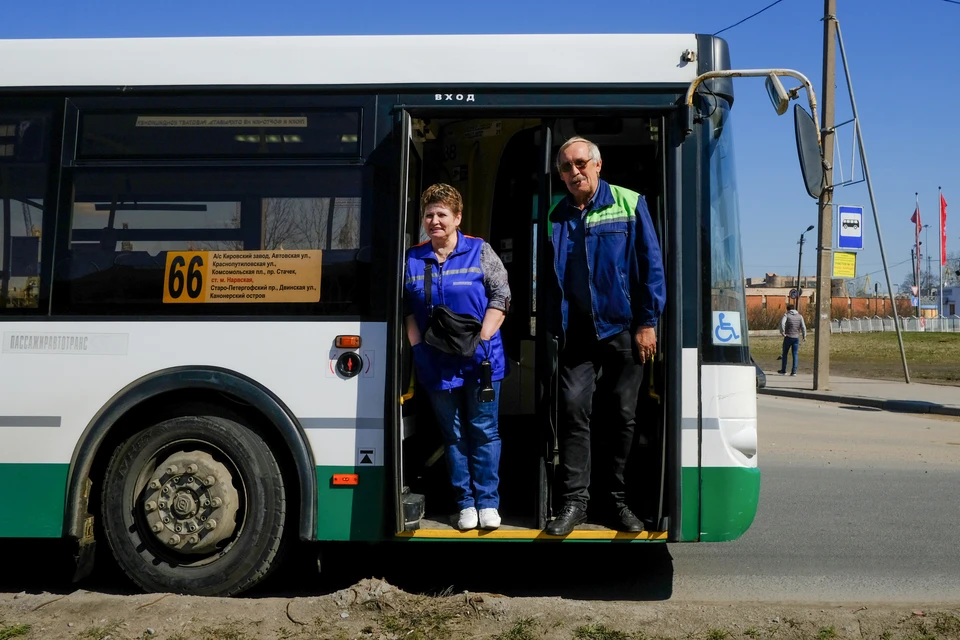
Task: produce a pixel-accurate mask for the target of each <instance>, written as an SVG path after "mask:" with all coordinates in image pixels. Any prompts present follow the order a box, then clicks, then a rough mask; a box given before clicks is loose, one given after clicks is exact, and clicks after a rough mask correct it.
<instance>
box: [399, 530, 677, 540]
mask: <svg viewBox="0 0 960 640" xmlns="http://www.w3.org/2000/svg"><path fill="white" fill-rule="evenodd" d="M396 537H398V538H423V539H446V540H469V539H486V538H489V539H491V540H666V539H667V532H666V531H641V532H640V533H626V532H623V531H613V530H609V529H608V530H583V531H573V532H571V533H570V534H569V535H566V536H551V535H548V534H546V533H544V531H543V530H542V529H495V530H493V531H483V530H480V529H471V530H470V531H456V530H453V529H417V530H416V531H403V532H401V533H398V534H396Z"/></svg>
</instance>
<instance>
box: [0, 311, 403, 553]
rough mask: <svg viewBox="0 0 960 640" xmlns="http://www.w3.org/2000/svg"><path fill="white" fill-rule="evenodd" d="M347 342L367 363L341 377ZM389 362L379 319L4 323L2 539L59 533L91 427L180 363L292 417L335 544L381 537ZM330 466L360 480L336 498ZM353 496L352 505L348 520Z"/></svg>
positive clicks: (0, 353) (0, 352)
mask: <svg viewBox="0 0 960 640" xmlns="http://www.w3.org/2000/svg"><path fill="white" fill-rule="evenodd" d="M341 334H346V335H359V336H361V340H362V345H361V347H360V349H359V350H358V352H359V353H360V355H361V357H362V358H363V367H362V370H361V373H360V374H358V375H356V376H354V377H352V378H345V377H343V376H341V375H340V374H338V373H337V372H336V369H335V364H336V360H337V358H338V357H339V356H340V354H341V353H343V352H344V351H346V350H345V349H336V348H335V347H334V341H335V338H336V336H337V335H341ZM387 359H388V357H387V353H386V324H385V323H382V322H358V321H349V322H347V321H319V322H309V321H303V320H298V321H294V322H287V321H272V320H264V321H260V322H244V321H234V322H209V321H207V322H188V321H182V322H164V321H155V322H124V321H115V322H99V321H89V322H77V321H73V322H7V323H5V324H4V326H3V342H2V349H0V481H5V482H3V483H2V484H0V486H2V487H3V489H2V490H0V536H4V537H10V536H20V537H40V536H47V537H56V536H59V535H62V527H63V519H64V503H65V499H66V498H65V496H66V478H67V474H68V469H69V465H70V461H71V459H72V457H73V454H74V451H75V450H76V448H77V446H78V442H79V440H80V438H81V436H82V434H83V432H84V430H85V429H86V428H87V425H88V424H89V423H90V421H91V420H92V419H93V417H94V416H95V415H96V414H97V413H98V412H99V411H100V410H101V408H103V407H104V405H106V404H107V403H108V402H109V401H110V400H111V398H112V397H113V396H114V395H115V394H116V393H117V392H118V391H120V390H121V389H123V388H125V387H126V386H127V385H129V384H130V383H132V382H134V381H136V380H138V379H140V378H142V377H143V376H146V375H148V374H151V373H154V372H156V371H161V370H164V369H168V368H171V367H181V366H215V367H222V368H225V369H229V370H231V371H236V372H237V373H240V374H242V375H245V376H247V377H249V378H251V379H252V380H254V381H256V382H258V383H259V384H261V385H262V386H263V387H264V388H266V389H268V390H269V391H270V392H271V393H273V394H274V395H276V396H277V398H279V399H280V401H281V402H283V403H284V404H285V405H286V406H287V407H288V408H289V409H290V411H291V413H292V414H293V415H294V416H295V417H296V419H297V420H298V421H299V423H300V425H301V426H302V427H303V429H304V431H305V432H306V435H307V438H308V441H309V446H310V449H311V451H312V453H313V457H314V464H315V466H316V467H317V468H318V471H317V475H318V477H321V478H322V479H323V482H322V484H321V485H320V487H319V489H320V491H319V498H318V500H319V504H318V507H319V510H318V514H319V515H318V517H319V520H320V521H321V522H323V523H324V525H323V527H319V526H318V524H317V523H310V526H311V528H312V529H315V530H320V531H323V532H324V533H325V537H329V538H330V539H345V538H343V536H344V535H347V534H344V533H343V532H344V531H346V532H348V534H349V535H350V536H354V535H358V536H360V537H361V538H362V539H369V538H370V537H372V536H374V534H373V533H372V532H373V531H375V530H376V531H377V532H378V533H379V535H380V536H382V532H380V528H379V527H375V525H376V521H377V519H379V518H382V517H383V510H384V507H383V505H382V493H383V488H384V484H383V483H384V473H383V461H384V459H385V455H384V442H385V439H384V414H383V408H384V384H385V383H384V380H385V371H386V364H387ZM364 452H366V453H364ZM331 469H338V470H339V469H345V470H349V471H352V470H354V469H358V470H359V472H360V483H359V484H358V485H357V487H354V488H345V487H337V491H333V490H332V484H331V471H330V470H331ZM94 481H95V483H98V481H99V479H94ZM342 489H346V491H343V490H342ZM93 490H94V491H97V490H99V489H98V486H97V484H95V486H94V488H93ZM346 495H350V496H353V497H351V499H350V500H349V501H348V502H349V504H350V509H349V510H347V511H346V512H345V513H346V514H347V515H348V516H349V517H348V518H347V519H346V520H341V518H342V517H343V514H344V510H343V508H342V506H343V504H344V496H346ZM361 507H362V508H361ZM290 526H292V527H294V529H296V526H295V523H291V524H290ZM330 527H334V528H333V529H331V528H330ZM331 531H333V532H334V533H333V534H331V533H330V532H331ZM338 532H339V533H338ZM354 532H356V534H354Z"/></svg>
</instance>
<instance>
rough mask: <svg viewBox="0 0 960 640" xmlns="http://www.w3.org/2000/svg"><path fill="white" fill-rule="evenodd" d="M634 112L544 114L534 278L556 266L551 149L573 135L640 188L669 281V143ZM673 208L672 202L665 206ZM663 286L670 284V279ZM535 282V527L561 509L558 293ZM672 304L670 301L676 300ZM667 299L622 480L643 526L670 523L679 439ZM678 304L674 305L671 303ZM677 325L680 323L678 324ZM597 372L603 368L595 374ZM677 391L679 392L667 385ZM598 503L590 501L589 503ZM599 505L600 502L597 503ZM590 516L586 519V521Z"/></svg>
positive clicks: (606, 175)
mask: <svg viewBox="0 0 960 640" xmlns="http://www.w3.org/2000/svg"><path fill="white" fill-rule="evenodd" d="M637 116H638V114H636V113H632V114H629V115H628V114H627V113H624V114H623V117H618V116H617V115H614V114H611V115H605V116H601V117H597V116H594V115H592V114H591V115H586V114H584V115H582V116H576V115H573V116H570V117H558V118H553V119H545V120H544V121H543V125H542V127H541V130H540V132H539V138H540V149H539V152H540V162H539V165H538V167H537V176H538V187H539V188H538V194H537V199H536V205H535V214H534V220H533V234H534V239H535V246H536V247H537V251H536V253H535V256H536V261H535V262H534V265H535V273H534V283H536V282H537V281H538V280H540V281H541V282H542V281H543V280H542V279H538V278H537V277H536V274H539V273H549V271H550V270H552V269H554V265H553V260H554V256H553V252H552V249H551V244H550V235H551V228H550V227H551V224H550V222H549V219H548V215H549V211H550V209H551V207H552V206H553V205H554V203H556V202H558V201H559V200H561V199H562V198H564V197H565V196H566V194H567V189H566V186H565V185H564V184H563V182H562V181H561V180H560V178H559V175H558V174H557V169H556V154H557V152H558V151H559V148H560V146H561V145H562V144H563V142H564V141H566V140H568V139H569V138H571V137H573V136H582V137H585V138H587V139H589V140H591V141H593V142H595V143H596V144H597V145H598V147H599V148H600V152H601V157H602V158H603V170H602V174H601V177H602V178H603V179H604V180H606V181H607V182H609V183H611V184H615V185H619V186H621V187H625V188H628V189H631V190H634V191H637V192H639V193H640V194H641V195H642V196H643V197H644V199H645V201H646V203H647V206H648V209H649V211H650V216H651V219H652V221H653V224H654V227H655V230H656V233H657V236H658V238H659V239H660V248H661V252H662V254H663V257H664V267H665V270H666V274H667V277H668V279H669V278H671V277H674V276H675V275H676V271H674V270H672V269H671V268H670V265H669V264H668V262H669V260H670V259H673V257H674V251H673V250H672V248H671V246H670V242H669V233H670V231H671V230H672V227H673V224H672V223H671V222H670V220H669V216H668V215H667V210H668V200H667V189H668V185H669V184H670V183H671V182H672V180H668V179H667V172H668V163H667V161H666V156H667V155H668V146H667V145H666V144H665V140H664V138H663V135H662V133H663V132H664V130H665V122H666V121H665V118H663V117H662V116H660V115H647V116H644V117H637ZM671 206H672V203H671ZM668 285H669V282H668ZM534 286H535V294H534V299H535V300H536V303H535V310H536V311H535V317H536V325H535V326H536V362H537V385H536V388H537V422H538V425H539V428H540V429H541V431H542V433H543V449H542V452H541V456H542V457H541V470H540V472H541V481H540V484H541V490H540V508H539V513H538V526H541V527H542V526H545V525H546V523H547V522H548V521H549V519H550V518H552V517H553V515H555V512H556V510H558V509H559V508H561V507H562V506H563V505H562V502H563V501H562V497H561V496H558V495H555V494H556V491H557V490H558V480H559V477H558V475H557V471H558V467H559V464H560V460H559V450H558V427H559V424H558V396H559V376H558V361H559V353H558V347H559V345H558V343H557V340H556V339H555V338H554V337H553V336H551V335H549V333H548V331H547V327H548V326H549V323H548V315H547V314H548V313H550V310H551V309H556V308H557V301H556V300H555V298H556V296H558V295H560V292H559V291H551V290H549V288H548V287H539V288H536V284H535V285H534ZM674 302H675V301H674ZM671 306H672V304H668V309H667V312H665V313H664V315H663V316H662V318H661V322H660V324H659V326H658V328H657V343H658V352H657V356H656V360H655V362H652V363H651V362H648V363H647V364H646V365H645V366H644V376H643V381H642V383H641V387H640V389H639V390H638V395H637V427H636V437H635V442H634V446H633V450H632V453H631V459H630V461H629V462H628V468H627V475H628V478H627V482H628V498H631V499H630V500H629V501H630V503H631V507H632V508H633V509H634V510H635V512H636V513H637V515H638V516H639V517H641V519H643V520H644V521H645V526H646V528H647V529H648V530H655V531H665V530H666V528H667V526H668V523H669V522H670V518H669V515H670V512H671V511H674V509H673V508H671V507H672V506H673V505H671V504H670V501H669V500H668V496H669V493H670V492H671V491H674V490H675V489H674V488H673V487H672V486H671V484H672V483H670V482H669V480H668V477H669V475H670V474H669V473H668V466H670V465H669V460H668V457H667V454H668V450H670V449H672V448H676V447H679V445H680V443H679V441H678V438H676V437H673V436H670V435H669V433H670V430H669V429H668V420H667V393H666V385H665V384H664V383H665V379H666V372H667V369H668V368H671V367H672V368H675V369H676V370H679V367H680V353H679V352H678V351H677V352H674V350H672V349H670V348H668V338H671V337H672V336H670V335H669V334H670V331H671V330H672V328H673V326H674V324H675V319H672V318H671V314H670V313H669V310H670V309H671ZM676 308H679V305H677V307H676ZM676 326H679V323H678V322H677V323H676ZM601 375H602V373H601ZM672 393H676V394H679V393H680V390H679V389H675V390H672ZM603 410H604V407H603V406H602V405H601V406H598V405H597V404H596V403H595V405H594V411H593V420H594V422H595V423H597V424H602V423H603V421H604V418H603ZM592 431H593V433H592V438H593V439H594V444H595V445H597V447H596V448H595V449H594V451H593V454H594V455H597V454H598V453H600V451H601V446H602V444H603V442H602V440H603V438H602V437H601V434H600V431H601V430H598V429H596V430H592ZM592 468H593V472H594V473H593V478H591V491H590V493H591V495H592V496H594V497H598V498H599V497H600V496H601V495H602V492H603V490H604V489H603V483H604V480H605V476H604V474H603V469H604V468H605V465H604V464H602V460H601V459H596V458H595V460H594V464H593V467H592ZM593 502H599V500H591V503H593ZM598 506H599V505H598ZM591 521H592V519H591Z"/></svg>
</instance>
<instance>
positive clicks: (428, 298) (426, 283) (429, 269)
mask: <svg viewBox="0 0 960 640" xmlns="http://www.w3.org/2000/svg"><path fill="white" fill-rule="evenodd" d="M423 301H424V303H425V304H426V305H427V310H428V311H429V310H430V307H432V306H433V265H432V264H431V263H429V262H427V263H426V264H424V265H423Z"/></svg>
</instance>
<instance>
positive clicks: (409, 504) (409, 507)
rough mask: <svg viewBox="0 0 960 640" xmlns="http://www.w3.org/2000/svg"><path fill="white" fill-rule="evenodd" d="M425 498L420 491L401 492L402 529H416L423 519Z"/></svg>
mask: <svg viewBox="0 0 960 640" xmlns="http://www.w3.org/2000/svg"><path fill="white" fill-rule="evenodd" d="M425 504H426V502H425V500H424V497H423V494H422V493H404V494H403V530H404V531H416V530H417V529H419V528H420V521H421V520H422V519H423V514H424V509H425Z"/></svg>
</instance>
